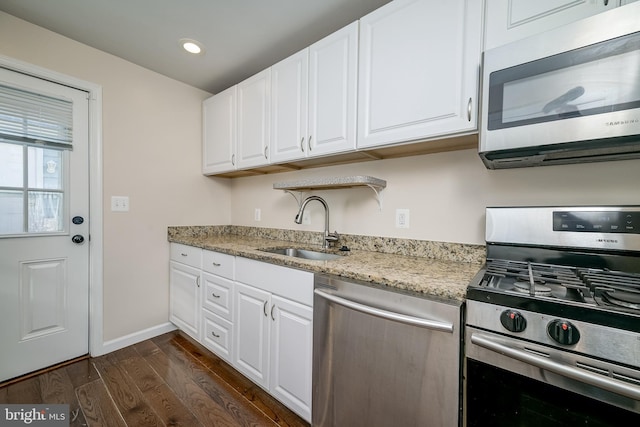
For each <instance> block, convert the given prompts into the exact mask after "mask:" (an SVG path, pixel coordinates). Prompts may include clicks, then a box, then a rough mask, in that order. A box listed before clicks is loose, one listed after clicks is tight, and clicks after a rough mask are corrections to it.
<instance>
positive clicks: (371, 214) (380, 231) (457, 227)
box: [231, 150, 640, 244]
mask: <svg viewBox="0 0 640 427" xmlns="http://www.w3.org/2000/svg"><path fill="white" fill-rule="evenodd" d="M351 175H371V176H375V177H377V178H381V179H385V180H386V181H387V188H386V189H385V190H383V192H382V210H379V209H378V206H377V203H376V201H375V197H374V193H373V192H372V191H371V190H369V189H360V188H359V189H340V190H325V191H318V192H315V193H314V194H318V195H320V196H322V197H324V198H325V199H326V200H327V202H328V204H329V207H330V210H331V215H330V220H331V224H330V225H331V229H332V230H337V231H338V233H340V232H343V233H350V234H364V235H380V236H387V237H401V238H412V239H421V240H435V241H445V242H458V243H475V244H484V209H485V207H486V206H511V205H513V206H524V205H566V204H596V205H598V204H640V186H639V183H640V160H628V161H620V162H607V163H590V164H582V165H562V166H545V167H538V168H525V169H509V170H497V171H489V170H487V169H486V168H485V167H484V165H483V164H482V162H481V161H480V158H479V157H478V155H477V153H476V150H464V151H457V152H449V153H440V154H431V155H425V156H416V157H410V158H403V159H393V160H378V161H372V162H364V163H356V164H352V165H343V166H332V167H327V168H319V169H309V170H305V171H297V172H287V173H284V174H276V175H267V176H262V177H250V178H241V179H236V180H234V181H233V183H232V189H233V191H232V196H231V197H232V202H231V205H232V210H231V218H232V220H233V223H234V224H235V225H251V226H256V227H275V228H287V229H301V230H312V231H320V230H323V229H324V216H323V210H322V206H321V205H320V204H319V203H317V202H312V203H310V204H309V205H308V208H307V209H310V210H311V213H312V218H311V221H312V223H311V225H297V224H295V223H294V222H293V219H294V217H295V214H296V212H297V205H296V202H295V200H294V199H293V197H292V196H291V195H289V194H286V193H284V192H283V191H280V190H273V189H272V186H273V183H274V182H279V181H295V180H299V179H304V178H309V177H324V176H351ZM255 208H260V209H261V212H262V215H261V217H262V220H261V221H260V222H256V221H254V216H253V213H254V209H255ZM398 208H401V209H405V208H406V209H410V228H409V229H398V228H395V210H396V209H398Z"/></svg>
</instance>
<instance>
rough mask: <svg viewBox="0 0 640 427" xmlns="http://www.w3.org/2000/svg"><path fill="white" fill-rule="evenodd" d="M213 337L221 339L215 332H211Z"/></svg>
mask: <svg viewBox="0 0 640 427" xmlns="http://www.w3.org/2000/svg"><path fill="white" fill-rule="evenodd" d="M211 335H213V336H214V337H215V338H220V335H216V333H215V332H213V331H211Z"/></svg>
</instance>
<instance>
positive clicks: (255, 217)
mask: <svg viewBox="0 0 640 427" xmlns="http://www.w3.org/2000/svg"><path fill="white" fill-rule="evenodd" d="M261 216H262V211H261V210H260V208H256V209H255V210H254V211H253V220H254V221H260V217H261Z"/></svg>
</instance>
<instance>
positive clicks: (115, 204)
mask: <svg viewBox="0 0 640 427" xmlns="http://www.w3.org/2000/svg"><path fill="white" fill-rule="evenodd" d="M111 211H112V212H129V196H111Z"/></svg>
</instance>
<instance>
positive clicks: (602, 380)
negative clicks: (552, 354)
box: [471, 333, 640, 400]
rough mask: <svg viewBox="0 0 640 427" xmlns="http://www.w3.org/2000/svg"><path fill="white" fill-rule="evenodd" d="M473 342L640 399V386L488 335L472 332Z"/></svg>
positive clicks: (566, 375)
mask: <svg viewBox="0 0 640 427" xmlns="http://www.w3.org/2000/svg"><path fill="white" fill-rule="evenodd" d="M471 342H472V343H473V344H476V345H479V346H480V347H484V348H486V349H488V350H491V351H494V352H496V353H500V354H502V355H503V356H508V357H511V358H513V359H516V360H519V361H520V362H524V363H527V364H529V365H532V366H535V367H537V368H540V369H545V370H547V371H549V372H553V373H556V374H558V375H562V376H564V377H567V378H571V379H574V380H576V381H580V382H582V383H585V384H589V385H592V386H595V387H599V388H601V389H604V390H608V391H610V392H613V393H616V394H619V395H622V396H626V397H629V398H631V399H635V400H640V387H634V386H632V385H629V384H626V383H624V382H622V381H617V380H615V379H613V378H608V377H604V376H601V375H597V374H594V373H591V372H589V371H585V370H582V369H578V368H574V367H573V366H569V365H565V364H562V363H558V362H555V361H553V360H550V359H546V358H544V357H542V356H537V355H535V354H531V353H527V352H525V351H522V350H520V349H517V348H512V347H509V346H506V345H504V344H501V343H498V342H496V341H494V340H492V339H491V338H490V337H488V336H486V335H482V334H477V333H472V334H471Z"/></svg>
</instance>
